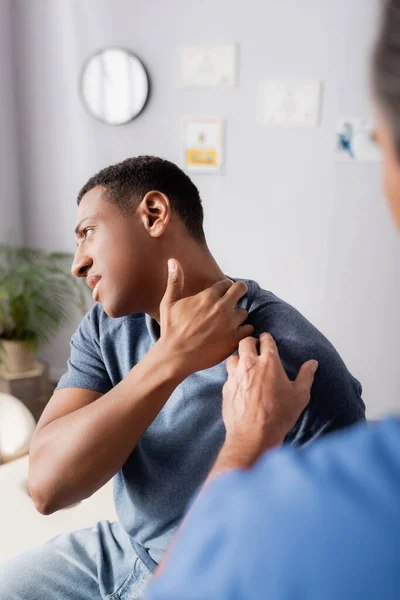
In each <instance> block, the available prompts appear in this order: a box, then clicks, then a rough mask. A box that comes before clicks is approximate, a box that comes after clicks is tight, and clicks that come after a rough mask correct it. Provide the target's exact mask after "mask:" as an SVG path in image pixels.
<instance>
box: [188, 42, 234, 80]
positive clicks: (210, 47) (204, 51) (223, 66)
mask: <svg viewBox="0 0 400 600" xmlns="http://www.w3.org/2000/svg"><path fill="white" fill-rule="evenodd" d="M180 53H181V55H180V59H181V65H180V70H181V72H180V86H181V87H182V88H215V87H217V88H229V87H234V86H235V85H236V83H237V61H238V58H237V57H238V46H237V45H236V44H202V45H194V44H192V45H186V46H181V48H180Z"/></svg>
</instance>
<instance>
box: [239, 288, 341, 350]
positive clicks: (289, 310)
mask: <svg viewBox="0 0 400 600" xmlns="http://www.w3.org/2000/svg"><path fill="white" fill-rule="evenodd" d="M236 281H243V282H244V283H246V284H247V286H248V288H249V291H248V293H247V295H246V296H245V297H244V298H243V300H242V303H241V306H242V307H243V308H245V309H246V310H247V311H248V313H249V322H250V323H251V325H254V327H255V333H256V335H259V334H260V333H262V332H263V331H268V332H269V333H271V334H272V335H273V337H274V338H275V341H276V342H277V343H278V346H279V344H280V343H283V344H285V342H286V341H289V342H290V343H291V344H292V345H296V343H297V342H298V341H300V340H301V346H302V347H303V348H304V347H307V348H308V349H309V350H311V351H312V350H313V349H314V347H315V348H316V349H320V348H321V346H324V347H326V348H327V349H329V350H333V348H332V347H331V345H330V344H329V342H328V340H327V339H326V337H325V336H324V335H323V334H322V333H321V332H320V331H319V330H318V329H317V327H315V325H313V324H312V323H311V322H310V321H309V320H308V319H307V318H306V317H305V316H304V315H303V314H302V313H301V312H300V311H299V310H298V309H297V308H295V307H294V306H293V305H291V304H290V303H289V302H287V301H285V300H283V299H282V298H280V297H279V296H277V295H276V294H274V293H273V292H271V291H269V290H265V289H263V288H262V287H261V286H260V285H259V284H258V283H257V282H256V281H253V280H251V279H237V280H236ZM311 358H312V357H311Z"/></svg>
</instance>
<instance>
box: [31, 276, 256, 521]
mask: <svg viewBox="0 0 400 600" xmlns="http://www.w3.org/2000/svg"><path fill="white" fill-rule="evenodd" d="M180 278H183V274H182V272H181V271H180V269H179V268H178V269H177V271H175V272H174V273H172V274H171V273H170V277H169V280H168V286H167V291H166V294H165V296H164V298H163V301H162V303H161V307H160V314H161V319H160V320H161V323H160V325H161V337H160V340H159V341H158V342H157V343H156V344H155V345H154V346H153V347H152V348H151V350H150V351H149V352H148V353H147V354H146V356H145V357H144V358H143V359H142V360H141V361H140V362H139V363H138V364H137V365H136V366H135V367H134V368H133V369H132V370H131V371H130V372H129V373H128V375H127V376H126V377H125V378H124V379H123V380H122V381H121V382H120V383H119V384H118V385H117V386H115V387H114V388H113V389H112V390H111V391H110V392H108V393H107V394H104V395H102V396H101V395H100V394H98V393H96V392H93V391H89V390H82V389H64V390H59V391H57V392H56V393H55V394H54V396H53V398H52V399H51V401H50V403H49V405H48V406H47V407H46V410H45V411H44V413H43V416H42V419H41V421H40V422H39V424H38V427H37V430H36V432H35V435H34V438H33V440H32V444H31V452H30V469H29V482H28V486H29V491H30V494H31V496H32V498H33V501H34V502H35V505H36V507H37V509H38V510H39V511H40V512H42V513H44V514H50V513H52V512H54V511H56V510H58V509H60V508H63V507H65V506H68V505H69V504H72V503H74V502H77V501H79V500H82V499H84V498H87V497H88V496H90V495H91V494H93V493H94V492H95V491H96V490H97V489H99V488H100V487H101V486H102V485H104V483H106V482H107V481H108V480H109V479H110V478H111V477H112V476H113V475H114V474H115V473H116V472H117V471H118V470H119V469H120V468H121V466H122V465H123V464H124V462H125V461H126V459H127V458H128V456H129V455H130V453H131V452H132V450H133V449H134V448H135V446H136V444H137V443H138V441H139V440H140V438H141V436H142V435H143V433H144V432H145V431H146V429H147V428H148V427H149V425H150V424H151V423H152V422H153V420H154V419H155V417H156V416H157V415H158V413H159V412H160V410H161V409H162V407H163V406H164V404H165V403H166V402H167V400H168V398H169V397H170V395H171V394H172V392H173V391H174V389H175V388H176V386H177V385H178V384H179V383H180V382H181V381H183V380H184V379H185V378H186V377H187V376H188V375H189V374H191V373H193V372H195V371H198V370H202V369H205V368H208V367H210V366H212V365H214V364H217V363H219V362H221V361H222V360H224V359H225V358H226V357H227V356H229V354H231V353H232V352H233V351H234V350H235V349H236V347H237V345H238V343H239V341H240V339H243V337H245V336H246V335H248V334H249V331H250V332H251V331H252V328H251V327H250V326H242V323H243V322H244V321H245V319H246V316H247V313H246V311H244V310H243V309H238V310H235V305H236V303H237V301H238V300H239V298H240V297H242V296H243V295H244V294H245V293H246V290H247V288H246V286H245V284H243V283H235V284H232V282H231V281H229V280H224V281H221V282H218V283H217V284H215V285H214V286H212V287H211V288H209V289H208V290H205V291H204V292H201V293H200V294H197V295H196V296H192V297H189V298H183V299H182V298H181V297H180V293H179V290H180V289H182V282H181V281H180Z"/></svg>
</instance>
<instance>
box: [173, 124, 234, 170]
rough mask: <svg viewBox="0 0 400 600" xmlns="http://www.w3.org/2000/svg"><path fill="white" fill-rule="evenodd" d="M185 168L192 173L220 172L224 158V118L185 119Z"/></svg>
mask: <svg viewBox="0 0 400 600" xmlns="http://www.w3.org/2000/svg"><path fill="white" fill-rule="evenodd" d="M182 138H183V141H182V154H183V166H184V169H185V170H186V171H188V172H192V173H209V174H218V173H220V172H221V168H222V165H223V160H224V121H223V119H206V118H205V119H200V118H197V119H196V118H194V119H191V118H186V119H184V121H183V134H182Z"/></svg>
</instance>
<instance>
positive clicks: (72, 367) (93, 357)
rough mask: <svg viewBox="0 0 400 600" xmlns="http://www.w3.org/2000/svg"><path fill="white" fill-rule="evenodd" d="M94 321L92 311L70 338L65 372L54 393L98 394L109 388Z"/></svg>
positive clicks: (96, 323) (96, 322) (96, 326)
mask: <svg viewBox="0 0 400 600" xmlns="http://www.w3.org/2000/svg"><path fill="white" fill-rule="evenodd" d="M99 331H100V328H99V323H98V318H97V316H96V313H95V311H94V310H93V309H92V310H91V311H89V312H88V313H87V314H86V316H85V317H84V318H83V319H82V321H81V323H80V325H79V327H78V329H77V330H76V332H75V333H74V335H73V336H72V338H71V343H70V347H71V354H70V358H69V359H68V363H67V371H66V373H65V374H64V375H63V376H62V377H61V379H60V381H59V383H58V385H57V390H59V389H62V388H84V389H87V390H93V391H95V392H100V393H102V394H105V393H107V392H108V391H110V389H111V388H112V383H111V380H110V377H109V375H108V373H107V369H106V367H105V364H104V360H103V357H102V353H101V348H100V339H99V337H100V334H99Z"/></svg>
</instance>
